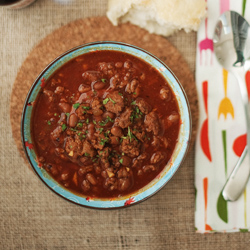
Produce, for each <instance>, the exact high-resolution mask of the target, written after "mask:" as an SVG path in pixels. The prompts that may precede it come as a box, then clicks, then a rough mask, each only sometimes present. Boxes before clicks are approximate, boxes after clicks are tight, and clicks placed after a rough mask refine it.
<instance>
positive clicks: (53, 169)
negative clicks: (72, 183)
mask: <svg viewBox="0 0 250 250" xmlns="http://www.w3.org/2000/svg"><path fill="white" fill-rule="evenodd" d="M46 168H47V169H48V171H49V172H50V173H51V174H52V175H54V176H56V175H58V174H59V171H58V168H57V167H56V165H54V164H47V166H46Z"/></svg>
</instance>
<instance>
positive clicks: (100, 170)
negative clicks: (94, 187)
mask: <svg viewBox="0 0 250 250" xmlns="http://www.w3.org/2000/svg"><path fill="white" fill-rule="evenodd" d="M94 169H95V173H96V174H100V173H101V172H102V169H101V167H100V166H95V167H94Z"/></svg>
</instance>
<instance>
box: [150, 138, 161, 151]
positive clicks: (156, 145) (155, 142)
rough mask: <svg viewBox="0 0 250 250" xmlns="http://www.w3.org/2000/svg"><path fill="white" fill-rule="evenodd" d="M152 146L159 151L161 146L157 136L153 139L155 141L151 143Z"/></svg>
mask: <svg viewBox="0 0 250 250" xmlns="http://www.w3.org/2000/svg"><path fill="white" fill-rule="evenodd" d="M151 145H152V146H153V147H154V148H155V149H157V148H159V146H160V139H159V138H158V137H157V136H154V137H153V141H152V142H151Z"/></svg>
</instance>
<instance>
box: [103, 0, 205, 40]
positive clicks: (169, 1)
mask: <svg viewBox="0 0 250 250" xmlns="http://www.w3.org/2000/svg"><path fill="white" fill-rule="evenodd" d="M205 15H206V1H205V0H175V1H173V0H109V1H108V11H107V17H108V18H109V20H110V21H111V22H112V23H113V25H118V24H119V23H124V22H131V23H133V24H135V25H138V26H140V27H141V28H144V29H146V30H148V31H149V32H150V33H155V34H159V35H163V36H168V35H171V34H172V33H174V32H175V31H177V30H181V29H184V30H185V31H186V32H189V31H191V30H194V31H197V30H198V28H199V24H200V22H201V20H202V18H204V17H205Z"/></svg>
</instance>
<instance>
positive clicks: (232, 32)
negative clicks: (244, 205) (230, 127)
mask: <svg viewBox="0 0 250 250" xmlns="http://www.w3.org/2000/svg"><path fill="white" fill-rule="evenodd" d="M213 43H214V51H215V55H216V57H217V59H218V61H219V62H220V64H221V65H222V66H223V67H224V68H225V69H226V70H228V71H230V72H231V73H232V74H233V75H234V76H235V77H236V79H237V81H238V84H239V88H240V93H241V97H242V103H243V105H244V113H245V118H246V128H247V146H246V148H245V150H244V152H243V153H242V156H241V157H240V159H239V161H238V163H237V164H236V166H235V168H234V170H233V171H232V173H231V174H230V177H229V178H228V180H227V182H226V184H225V186H224V187H223V189H222V195H223V197H224V199H225V200H228V201H235V200H237V199H238V198H239V197H240V195H241V194H242V193H243V191H244V189H245V186H246V184H247V182H248V179H249V175H250V166H249V165H247V164H241V163H242V161H243V160H244V158H245V156H246V154H247V152H248V156H249V159H250V150H247V148H249V149H250V116H249V115H250V104H249V102H248V94H247V88H246V84H245V79H244V77H245V72H246V68H245V67H246V65H247V63H245V62H246V60H247V59H248V58H249V56H250V26H249V24H248V22H247V21H246V20H245V19H244V18H243V17H242V16H241V15H240V14H238V13H237V12H235V11H226V12H224V13H223V14H222V15H221V16H220V18H219V20H218V22H217V24H216V27H215V31H214V38H213Z"/></svg>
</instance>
